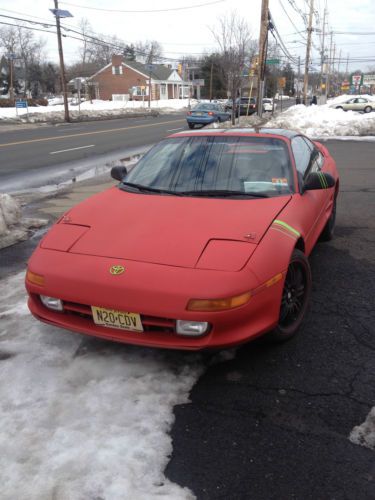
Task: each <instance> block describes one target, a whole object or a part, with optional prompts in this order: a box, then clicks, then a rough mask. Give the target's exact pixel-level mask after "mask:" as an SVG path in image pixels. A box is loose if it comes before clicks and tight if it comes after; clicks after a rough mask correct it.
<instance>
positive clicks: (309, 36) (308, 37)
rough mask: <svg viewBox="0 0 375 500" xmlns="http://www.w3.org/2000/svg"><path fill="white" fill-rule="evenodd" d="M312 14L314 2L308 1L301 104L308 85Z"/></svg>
mask: <svg viewBox="0 0 375 500" xmlns="http://www.w3.org/2000/svg"><path fill="white" fill-rule="evenodd" d="M313 14H314V0H310V14H309V26H308V28H307V44H306V60H305V76H304V79H303V104H306V100H307V86H308V83H309V63H310V50H311V34H312V30H313V28H312V19H313Z"/></svg>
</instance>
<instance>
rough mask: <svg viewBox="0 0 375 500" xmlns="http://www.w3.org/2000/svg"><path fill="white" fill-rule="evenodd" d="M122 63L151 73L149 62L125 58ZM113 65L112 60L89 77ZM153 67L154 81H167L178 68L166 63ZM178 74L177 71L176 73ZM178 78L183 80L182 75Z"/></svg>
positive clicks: (145, 73)
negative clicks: (172, 67) (169, 66)
mask: <svg viewBox="0 0 375 500" xmlns="http://www.w3.org/2000/svg"><path fill="white" fill-rule="evenodd" d="M122 64H123V65H124V66H127V67H129V68H131V69H133V70H134V71H137V72H138V73H140V74H141V75H143V76H144V77H146V78H148V77H149V75H150V72H149V70H148V69H147V64H143V63H140V62H138V61H130V60H128V59H123V60H122ZM111 66H112V62H110V63H109V64H107V65H106V66H103V68H101V69H100V70H99V71H97V72H96V73H94V74H93V75H91V76H90V77H89V78H88V79H89V80H91V79H92V78H94V77H95V76H96V75H98V74H99V73H102V72H103V71H104V70H106V69H107V68H110V67H111ZM152 66H153V69H152V71H151V79H152V80H154V81H164V82H165V81H167V80H168V79H169V78H170V77H171V75H172V74H173V73H176V70H174V69H171V68H168V67H167V66H164V64H153V65H152ZM176 74H177V73H176ZM178 80H181V78H180V76H178Z"/></svg>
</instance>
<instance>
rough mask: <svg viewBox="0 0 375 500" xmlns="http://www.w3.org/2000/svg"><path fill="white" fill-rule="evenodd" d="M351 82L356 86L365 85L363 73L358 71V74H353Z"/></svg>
mask: <svg viewBox="0 0 375 500" xmlns="http://www.w3.org/2000/svg"><path fill="white" fill-rule="evenodd" d="M350 83H351V85H354V86H355V87H359V86H360V85H363V74H362V73H357V74H354V75H351V76H350Z"/></svg>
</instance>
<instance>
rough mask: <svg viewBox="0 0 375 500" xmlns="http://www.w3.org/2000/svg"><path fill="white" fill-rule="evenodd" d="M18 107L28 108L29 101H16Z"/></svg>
mask: <svg viewBox="0 0 375 500" xmlns="http://www.w3.org/2000/svg"><path fill="white" fill-rule="evenodd" d="M16 108H27V101H16Z"/></svg>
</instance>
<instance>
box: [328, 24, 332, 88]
mask: <svg viewBox="0 0 375 500" xmlns="http://www.w3.org/2000/svg"><path fill="white" fill-rule="evenodd" d="M332 45H333V32H332V31H331V42H330V44H329V63H328V74H327V97H328V94H329V90H330V84H331V65H332Z"/></svg>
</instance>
